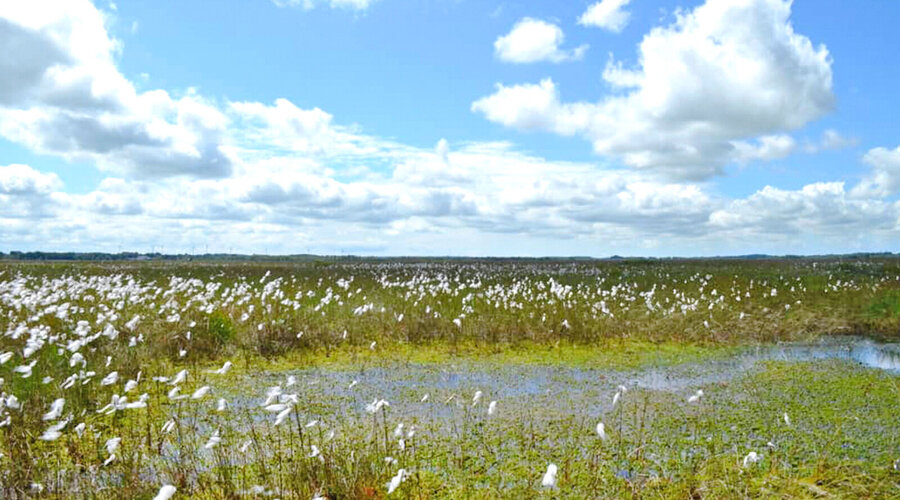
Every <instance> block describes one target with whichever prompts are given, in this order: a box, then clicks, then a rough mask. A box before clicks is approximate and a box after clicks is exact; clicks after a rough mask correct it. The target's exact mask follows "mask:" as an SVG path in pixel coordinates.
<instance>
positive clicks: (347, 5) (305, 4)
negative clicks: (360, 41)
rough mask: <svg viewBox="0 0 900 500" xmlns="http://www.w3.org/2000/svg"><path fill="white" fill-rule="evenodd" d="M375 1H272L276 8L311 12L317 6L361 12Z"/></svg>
mask: <svg viewBox="0 0 900 500" xmlns="http://www.w3.org/2000/svg"><path fill="white" fill-rule="evenodd" d="M376 1H377V0H272V3H274V4H275V5H277V6H278V7H300V8H302V9H304V10H311V9H313V8H315V7H316V6H318V5H326V4H327V5H328V6H329V7H331V8H332V9H347V10H355V11H363V10H366V9H368V8H369V6H370V5H372V4H373V3H375V2H376Z"/></svg>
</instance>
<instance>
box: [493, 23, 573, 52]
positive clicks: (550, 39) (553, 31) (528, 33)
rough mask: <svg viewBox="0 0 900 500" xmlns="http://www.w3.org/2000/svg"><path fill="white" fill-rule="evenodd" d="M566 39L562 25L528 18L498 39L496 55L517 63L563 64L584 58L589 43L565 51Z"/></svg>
mask: <svg viewBox="0 0 900 500" xmlns="http://www.w3.org/2000/svg"><path fill="white" fill-rule="evenodd" d="M564 40H565V35H564V34H563V31H562V29H561V28H560V27H559V26H557V25H555V24H552V23H548V22H546V21H542V20H540V19H532V18H530V17H526V18H524V19H521V20H519V21H518V22H517V23H516V24H515V26H513V28H512V30H511V31H510V32H509V33H507V34H506V35H503V36H501V37H499V38H497V40H496V41H495V42H494V54H495V55H496V56H497V58H498V59H500V60H501V61H505V62H510V63H517V64H523V63H534V62H541V61H548V62H554V63H560V62H564V61H575V60H578V59H581V58H582V57H584V53H585V52H586V51H587V48H588V46H587V45H581V46H579V47H576V48H574V49H571V50H563V49H561V48H560V46H561V45H562V44H563V41H564Z"/></svg>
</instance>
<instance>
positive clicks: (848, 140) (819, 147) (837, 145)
mask: <svg viewBox="0 0 900 500" xmlns="http://www.w3.org/2000/svg"><path fill="white" fill-rule="evenodd" d="M858 143H859V140H857V139H856V138H855V137H846V136H844V135H842V134H841V133H840V132H838V131H837V130H834V129H828V130H826V131H825V132H822V138H821V139H819V141H818V142H808V141H807V143H806V144H805V145H804V146H803V150H804V151H806V152H807V153H810V154H813V153H818V152H819V151H833V150H836V149H844V148H849V147H853V146H856V145H857V144H858Z"/></svg>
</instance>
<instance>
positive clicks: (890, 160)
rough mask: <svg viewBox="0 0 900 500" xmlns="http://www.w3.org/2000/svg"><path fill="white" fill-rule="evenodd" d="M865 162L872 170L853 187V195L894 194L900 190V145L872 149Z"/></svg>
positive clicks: (864, 159)
mask: <svg viewBox="0 0 900 500" xmlns="http://www.w3.org/2000/svg"><path fill="white" fill-rule="evenodd" d="M863 162H864V163H866V164H867V165H869V166H870V167H871V168H872V170H871V172H870V173H869V174H868V175H866V176H865V177H863V179H862V180H861V181H860V183H859V184H857V185H856V186H855V187H854V188H853V191H852V193H853V195H854V196H856V197H859V198H863V199H865V198H872V197H876V198H877V197H885V196H892V195H895V194H897V192H900V146H898V147H897V148H896V149H893V150H892V149H887V148H874V149H870V150H869V151H868V152H867V153H866V154H865V156H863Z"/></svg>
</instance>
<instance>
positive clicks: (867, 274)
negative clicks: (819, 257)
mask: <svg viewBox="0 0 900 500" xmlns="http://www.w3.org/2000/svg"><path fill="white" fill-rule="evenodd" d="M898 271H900V269H898V266H897V263H896V262H895V261H891V260H886V261H869V262H849V263H848V262H837V261H821V262H812V261H785V262H754V263H752V264H751V263H741V262H733V261H722V262H703V263H692V262H680V261H675V262H664V263H659V262H656V263H642V262H638V263H572V262H547V263H535V262H525V263H516V262H507V263H497V262H424V263H412V264H410V263H407V264H394V263H386V262H374V263H365V262H362V263H345V264H336V265H329V266H318V265H299V266H297V265H291V266H287V265H282V264H277V263H267V264H265V265H262V264H229V265H207V264H202V263H201V264H197V263H193V264H180V263H175V264H145V265H136V264H121V263H120V264H104V265H97V264H74V265H72V264H67V265H58V264H53V265H35V264H18V263H13V264H5V265H3V266H2V267H0V305H2V310H0V312H2V315H0V327H2V328H3V331H4V332H5V333H4V334H3V336H2V337H0V354H2V353H4V352H10V353H13V357H12V359H10V360H9V361H8V362H6V363H5V364H3V365H0V377H2V378H3V379H4V382H3V384H2V386H0V391H2V393H3V394H4V395H5V396H4V397H7V396H8V395H15V396H16V397H17V398H18V400H19V401H20V402H21V408H20V409H10V408H5V409H2V413H0V419H2V418H5V417H7V416H8V417H9V419H10V420H9V424H8V425H6V426H4V427H3V428H2V429H0V453H2V454H3V456H2V457H0V484H2V488H3V493H4V496H6V497H8V498H24V497H30V496H43V497H60V498H61V497H67V498H68V497H72V496H75V497H79V496H80V497H93V498H151V497H152V496H153V495H155V493H156V491H158V489H159V487H160V485H161V484H164V483H171V484H173V485H175V486H176V487H177V488H178V491H179V495H185V496H188V495H189V496H191V497H193V498H234V497H247V498H257V497H267V496H271V497H280V498H311V497H312V496H313V495H314V494H316V493H321V494H322V495H325V496H327V497H328V498H379V497H383V496H384V495H385V494H386V484H387V483H388V481H390V479H391V477H393V476H394V475H395V474H397V471H398V470H399V469H401V468H402V469H405V470H406V471H408V472H409V475H408V477H407V479H406V480H405V481H404V482H403V483H402V485H401V486H400V488H399V489H398V490H397V492H395V493H394V495H393V496H397V497H400V498H438V497H439V498H541V497H544V498H550V497H554V498H555V497H559V498H585V497H597V496H600V497H641V498H670V497H676V498H684V497H707V498H722V497H735V496H819V495H836V496H871V497H889V496H891V495H894V494H896V491H897V488H898V482H900V479H898V476H897V474H898V472H897V471H896V468H895V466H894V464H895V463H896V460H897V459H898V458H900V456H898V453H900V452H898V450H900V441H898V433H900V425H898V424H897V418H896V414H897V411H898V408H900V396H898V394H900V390H898V379H897V377H896V376H895V375H888V374H884V373H880V372H877V371H875V370H868V369H862V368H859V367H856V366H854V365H852V364H850V363H847V362H839V361H828V362H817V363H772V364H768V365H766V366H765V367H764V369H761V370H758V371H755V372H753V373H748V374H746V375H745V376H744V377H742V378H738V379H735V380H734V381H731V382H727V383H720V384H713V385H709V386H703V387H695V388H692V389H691V392H692V391H693V390H696V389H701V388H702V389H703V390H704V391H705V393H706V395H705V396H704V398H703V399H702V400H701V401H700V402H699V404H687V403H686V401H685V400H686V397H687V396H688V395H689V394H681V393H678V392H677V391H676V392H674V393H673V392H669V391H651V390H646V389H640V388H636V387H630V388H629V390H628V392H627V393H625V394H624V395H623V397H622V399H621V401H620V402H619V404H617V405H616V406H615V407H612V406H610V404H609V402H610V400H611V398H612V395H613V394H614V392H615V391H616V384H614V383H612V382H611V380H605V379H603V378H598V379H597V380H590V381H584V382H582V383H583V384H585V387H587V389H585V394H588V395H590V397H588V396H585V398H584V399H581V400H574V401H573V400H571V399H564V398H558V397H554V394H553V391H557V392H558V393H559V394H564V393H566V392H567V391H568V390H569V389H571V387H569V386H567V384H570V383H571V382H570V381H569V380H568V379H564V378H561V379H559V380H555V379H552V378H551V379H550V381H549V382H548V383H549V384H550V385H549V386H548V387H546V389H547V390H548V391H550V392H548V393H542V394H541V395H533V396H527V397H526V396H522V397H518V396H511V397H509V398H501V397H500V396H499V395H497V394H486V395H485V397H484V400H483V401H481V402H480V403H479V404H478V405H475V406H472V403H471V397H472V394H473V393H474V391H475V390H478V389H479V388H478V387H474V386H473V387H464V388H457V389H448V388H446V387H442V386H434V387H429V386H427V385H421V384H420V385H415V386H410V388H409V389H408V391H407V392H405V393H400V394H399V395H398V399H393V400H391V401H390V404H391V406H386V407H384V408H382V409H381V410H379V411H377V412H375V413H374V414H370V413H367V412H366V411H365V410H364V406H365V403H367V402H368V401H370V400H372V399H373V398H374V399H377V398H380V397H382V396H381V393H380V391H379V387H377V386H371V385H368V384H366V381H365V380H361V381H360V382H362V383H361V384H360V387H359V388H358V389H357V392H356V393H353V394H348V393H347V391H346V390H344V389H342V390H340V391H338V390H336V388H335V387H328V386H323V385H321V384H318V385H317V384H314V383H312V382H314V381H311V380H310V381H307V380H304V381H303V382H304V383H303V384H300V385H297V386H295V387H294V388H293V389H291V390H290V391H291V392H293V393H294V394H296V397H297V403H296V404H294V405H293V406H292V408H291V412H290V414H289V417H288V418H287V420H285V421H284V422H283V423H282V424H281V425H278V426H275V425H273V420H274V419H275V415H274V414H273V413H269V412H266V411H265V410H263V409H262V408H261V403H262V400H263V399H265V390H266V388H267V387H268V386H269V385H270V384H273V383H279V384H283V380H282V379H283V378H284V377H285V376H287V374H289V373H292V372H293V371H295V370H297V369H298V368H310V369H314V370H328V371H332V372H346V373H347V374H348V377H352V376H353V374H354V373H356V374H358V375H356V376H358V377H362V376H363V375H364V374H365V373H366V372H367V370H372V369H380V370H384V371H388V372H391V373H395V374H396V375H397V376H398V377H401V378H402V377H404V376H407V375H410V374H412V373H413V372H414V370H415V369H416V367H421V366H426V367H427V366H431V367H456V368H453V369H454V370H457V369H459V370H470V371H472V370H474V371H481V372H484V373H487V374H496V375H497V376H500V377H502V376H503V374H504V373H506V372H507V371H508V370H509V369H510V368H511V367H517V368H516V369H517V370H532V369H534V370H539V369H542V367H555V366H563V367H574V368H583V369H602V370H609V371H618V372H623V373H628V372H631V371H635V370H640V369H643V368H647V367H656V368H660V367H666V366H672V365H678V364H685V363H694V364H699V365H702V364H703V363H705V362H708V361H711V360H715V359H720V358H722V357H727V356H729V355H731V354H733V353H734V352H735V350H736V349H739V348H740V347H741V346H744V345H747V344H755V343H760V342H773V341H781V340H808V339H811V338H815V337H816V336H818V335H820V334H823V333H868V334H878V335H882V336H895V335H897V332H898V324H900V313H898V311H900V309H898V307H900V302H898V297H900V282H898ZM772 289H776V290H777V293H776V294H772ZM329 290H330V292H329ZM713 291H715V293H713ZM747 295H749V296H747ZM738 297H740V298H741V300H740V301H738V300H737V298H738ZM63 304H68V306H67V307H68V309H67V310H66V311H67V312H65V313H61V312H60V310H61V309H60V308H61V307H62V306H63ZM788 306H789V307H788ZM135 317H139V320H138V321H137V322H136V323H135V324H134V325H132V326H129V322H130V321H131V320H132V319H133V318H135ZM454 320H456V321H454ZM79 322H84V323H83V324H81V325H80V323H79ZM109 328H111V329H112V330H109ZM188 332H190V334H188ZM301 332H302V334H301ZM84 338H92V340H91V342H89V343H86V344H85V345H84V346H82V347H80V348H78V349H75V350H72V348H71V342H72V341H74V340H78V339H84ZM372 342H374V343H375V344H374V347H373V344H372ZM26 352H27V355H26ZM75 352H78V353H79V354H80V355H82V356H83V358H84V361H83V363H75V364H73V360H74V359H75V357H74V354H75ZM225 360H231V361H233V362H234V366H233V368H232V371H231V372H229V373H228V374H225V375H216V374H213V373H209V372H210V371H212V370H214V369H216V368H218V367H219V366H221V364H222V363H223V362H224V361H225ZM31 362H34V366H33V373H32V375H31V376H29V377H23V376H22V374H21V373H17V372H14V371H13V370H14V369H15V368H16V367H19V366H23V365H27V364H29V363H31ZM180 370H187V373H188V374H187V377H186V379H185V381H184V382H182V383H180V384H179V388H180V394H182V395H188V396H189V395H190V394H192V393H193V391H195V390H196V389H198V388H199V387H202V386H205V385H209V386H211V387H212V392H211V393H210V395H208V396H206V397H205V398H203V399H200V400H194V399H191V398H189V397H188V398H187V399H173V398H171V397H169V396H168V393H169V391H170V390H172V385H171V384H169V383H168V382H163V381H153V377H158V376H166V377H169V378H171V377H172V376H173V375H174V374H175V373H177V372H179V371H180ZM112 371H116V372H117V373H118V375H119V378H118V381H117V382H115V383H113V384H110V385H100V382H99V381H100V380H101V379H102V378H103V377H104V376H106V375H107V374H109V373H110V372H112ZM90 372H94V374H92V375H91V374H90ZM516 373H519V372H516ZM264 375H265V376H264ZM73 376H75V377H76V380H75V382H74V383H73V384H70V385H68V386H67V385H66V384H65V381H67V380H69V379H70V377H73ZM139 376H140V381H139V383H138V385H137V388H136V389H135V390H134V391H132V392H129V393H125V392H123V390H124V389H123V384H124V383H125V381H128V380H136V381H137V380H138V378H139ZM410 376H411V375H410ZM271 377H280V378H279V381H278V382H273V381H272V380H270V378H271ZM518 382H519V381H517V380H514V379H512V380H509V382H508V384H509V385H510V386H511V387H514V386H516V385H517V384H518ZM287 389H288V388H287V387H285V390H287ZM144 393H146V394H147V398H148V399H147V401H148V404H147V407H145V408H136V409H121V410H118V411H113V412H108V411H99V410H102V409H103V408H104V406H106V405H108V404H109V403H110V402H111V401H112V400H113V397H114V396H127V397H128V401H129V402H134V401H136V400H137V399H138V397H139V395H140V394H144ZM423 393H429V394H430V395H431V399H430V400H429V402H428V403H424V404H423V403H421V402H419V400H420V398H421V396H422V394H423ZM451 396H452V399H451ZM219 397H223V398H226V399H228V401H229V407H228V409H226V411H224V412H218V411H216V410H215V402H216V399H217V398H219ZM57 398H64V399H65V409H64V412H63V415H62V417H61V418H60V419H58V420H55V421H59V420H68V424H67V426H66V427H64V428H63V431H62V435H61V436H60V437H59V438H58V439H56V440H52V441H45V440H42V439H40V436H41V435H42V433H43V432H44V431H45V430H46V429H47V428H48V427H49V426H50V424H51V423H53V422H48V421H44V420H43V418H42V415H44V414H45V413H46V412H47V409H48V408H49V407H50V404H51V402H53V401H54V400H55V399H57ZM492 399H497V400H498V401H499V411H498V413H497V414H496V415H493V416H488V415H487V413H486V408H487V404H488V401H490V400H492ZM783 413H788V414H789V415H790V416H791V419H792V420H793V423H792V425H790V426H788V425H785V424H783V422H782V415H783ZM598 419H602V420H603V421H604V422H605V423H606V424H607V430H608V433H609V435H608V438H607V439H606V440H601V439H600V438H599V437H598V436H597V435H596V433H595V432H594V427H595V425H596V423H597V420H598ZM313 420H317V421H318V423H316V424H315V425H312V426H310V427H307V425H308V423H309V422H311V421H313ZM55 421H54V422H55ZM168 421H172V422H173V423H174V425H173V428H172V429H171V430H170V431H169V432H163V430H162V427H163V424H164V423H166V422H168ZM401 422H402V423H404V424H405V426H406V427H405V428H406V429H410V428H411V427H415V428H416V432H415V434H414V435H411V436H407V435H406V434H403V436H404V437H403V438H402V439H403V440H404V443H403V445H402V446H401V445H400V442H399V440H400V439H401V438H400V437H397V436H394V429H395V427H396V425H397V424H398V423H401ZM780 422H781V423H780ZM78 424H84V429H83V431H82V432H81V434H80V435H79V434H78V433H77V432H75V431H74V428H75V426H76V425H78ZM332 431H334V433H335V434H334V437H333V438H330V437H329V435H330V433H331V432H332ZM215 432H218V433H219V434H218V435H219V437H220V438H221V442H220V443H219V444H218V445H217V446H213V447H210V448H207V447H206V445H207V443H208V442H209V440H210V437H211V436H212V435H213V433H215ZM112 437H119V438H121V445H120V447H119V449H118V450H117V451H116V458H115V459H114V460H112V461H111V462H109V464H108V465H103V464H104V462H105V461H107V460H108V459H109V455H110V454H109V453H108V451H107V449H106V444H105V443H106V442H107V441H108V440H109V439H110V438H112ZM770 441H771V442H772V443H773V444H774V445H775V447H774V448H772V447H769V446H768V445H767V443H768V442H770ZM313 445H315V446H316V447H317V448H318V450H319V453H318V454H315V453H313V449H312V448H311V447H312V446H313ZM750 451H756V452H757V453H759V454H760V455H761V457H762V458H761V460H760V462H758V463H756V464H753V465H752V466H751V467H743V466H742V459H743V458H744V457H745V456H746V455H747V453H749V452H750ZM550 462H552V463H555V464H557V465H558V466H559V484H558V488H557V489H555V490H552V491H545V490H542V489H541V488H540V475H541V474H542V471H543V470H545V469H546V466H547V464H548V463H550Z"/></svg>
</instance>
